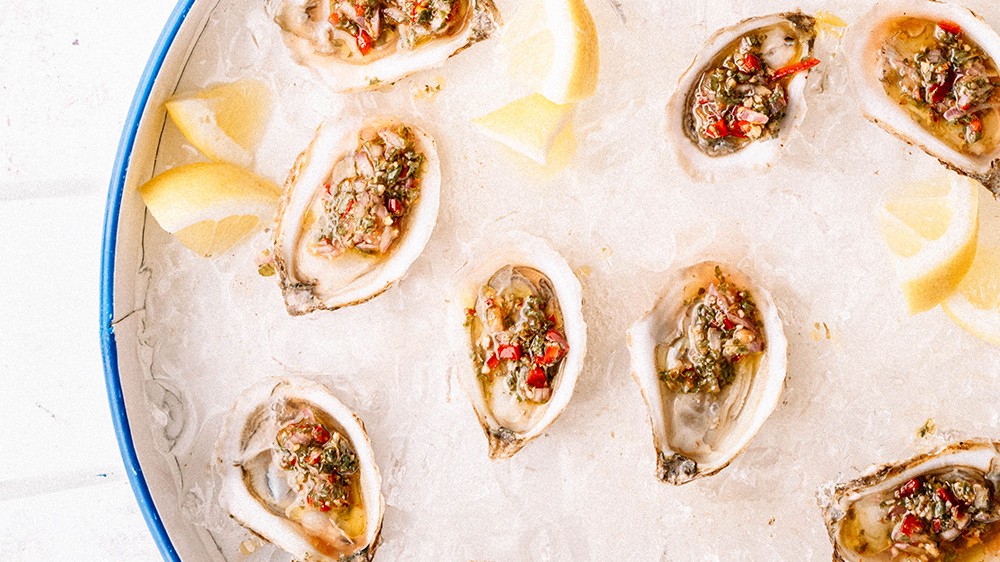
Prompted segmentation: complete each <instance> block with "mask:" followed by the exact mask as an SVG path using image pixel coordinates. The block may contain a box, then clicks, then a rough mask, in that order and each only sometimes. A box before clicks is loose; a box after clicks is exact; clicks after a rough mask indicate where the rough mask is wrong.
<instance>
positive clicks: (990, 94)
mask: <svg viewBox="0 0 1000 562" xmlns="http://www.w3.org/2000/svg"><path fill="white" fill-rule="evenodd" d="M844 42H845V45H846V51H847V57H848V61H849V62H850V66H851V79H852V82H853V85H854V89H855V92H856V94H857V98H858V101H859V103H860V105H861V109H862V111H863V112H864V114H865V116H866V117H867V118H868V119H870V120H871V121H873V122H875V123H876V124H878V125H879V126H880V127H882V128H883V129H885V130H886V131H888V132H890V133H892V134H893V135H895V136H897V137H899V138H900V139H902V140H904V141H906V142H907V143H909V144H912V145H915V146H918V147H920V148H921V149H922V150H923V151H924V152H926V153H928V154H930V155H931V156H934V157H935V158H937V159H938V160H940V161H941V162H942V163H943V164H944V165H945V166H947V167H949V168H952V169H953V170H955V171H957V172H959V173H961V174H965V175H967V176H970V177H972V178H975V179H977V180H979V181H980V182H981V183H982V184H984V185H985V186H986V187H987V188H989V189H990V190H991V191H992V192H993V193H994V194H997V195H1000V72H998V69H997V65H998V64H1000V37H998V36H997V34H996V32H995V31H993V30H992V29H991V28H990V27H989V25H987V24H986V23H985V22H984V21H983V20H982V19H980V18H979V17H978V16H976V15H975V14H973V13H972V12H970V11H969V10H968V9H966V8H964V7H962V6H960V5H958V4H954V3H944V2H936V1H931V0H888V1H886V0H883V1H881V2H878V3H876V4H875V6H874V7H873V8H872V9H871V11H870V12H869V13H868V14H867V15H866V16H864V17H863V18H862V19H861V20H860V21H859V22H858V23H857V24H855V25H854V26H852V27H851V28H850V29H849V30H848V34H847V35H846V36H845V38H844Z"/></svg>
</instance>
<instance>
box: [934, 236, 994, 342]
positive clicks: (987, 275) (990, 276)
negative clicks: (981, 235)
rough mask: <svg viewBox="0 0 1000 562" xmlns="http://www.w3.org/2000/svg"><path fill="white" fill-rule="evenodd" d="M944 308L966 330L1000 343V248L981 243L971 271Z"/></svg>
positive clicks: (988, 340)
mask: <svg viewBox="0 0 1000 562" xmlns="http://www.w3.org/2000/svg"><path fill="white" fill-rule="evenodd" d="M941 308H943V309H944V312H945V314H947V315H948V317H949V318H951V319H952V321H953V322H955V323H956V324H958V325H959V326H961V327H962V328H964V329H965V331H967V332H969V333H970V334H972V335H974V336H976V337H978V338H981V339H983V340H985V341H987V342H989V343H991V344H993V345H995V346H998V347H1000V248H995V247H987V246H980V247H979V250H978V251H977V252H976V259H975V260H973V262H972V267H970V268H969V272H968V273H966V275H965V277H964V278H963V279H962V281H961V283H959V284H958V289H957V290H956V291H955V293H954V294H952V296H950V297H948V299H947V300H945V301H944V302H943V303H941Z"/></svg>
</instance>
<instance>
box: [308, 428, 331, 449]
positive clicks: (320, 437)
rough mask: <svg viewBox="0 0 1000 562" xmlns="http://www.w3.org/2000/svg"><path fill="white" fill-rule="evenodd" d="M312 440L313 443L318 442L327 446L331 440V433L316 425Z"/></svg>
mask: <svg viewBox="0 0 1000 562" xmlns="http://www.w3.org/2000/svg"><path fill="white" fill-rule="evenodd" d="M312 438H313V441H316V442H317V443H319V444H320V445H325V444H326V442H327V441H329V440H330V432H329V431H327V430H326V428H325V427H323V426H322V425H319V424H316V425H315V426H314V427H313V434H312Z"/></svg>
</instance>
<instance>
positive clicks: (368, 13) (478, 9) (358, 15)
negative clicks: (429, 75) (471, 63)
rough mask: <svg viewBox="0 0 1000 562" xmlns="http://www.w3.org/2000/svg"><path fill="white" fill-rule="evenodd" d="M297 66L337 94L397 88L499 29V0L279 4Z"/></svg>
mask: <svg viewBox="0 0 1000 562" xmlns="http://www.w3.org/2000/svg"><path fill="white" fill-rule="evenodd" d="M269 11H270V13H271V15H272V17H273V18H274V21H275V22H276V23H277V24H278V26H279V28H280V30H281V34H282V37H283V39H284V41H285V44H286V45H287V47H288V50H289V53H290V54H291V56H292V58H293V59H294V60H295V61H296V62H298V63H299V64H302V65H305V66H308V67H310V68H312V69H313V70H314V71H315V72H316V73H317V74H318V75H319V76H320V78H322V79H323V80H324V81H325V82H326V83H327V84H328V85H330V86H331V87H332V88H334V89H335V90H336V91H352V90H360V89H365V88H371V87H376V86H379V85H382V84H387V83H392V82H394V81H396V80H398V79H400V78H402V77H404V76H406V75H408V74H411V73H413V72H416V71H418V70H423V69H425V68H430V67H434V66H437V65H439V64H441V63H443V62H444V61H445V60H446V59H447V58H448V57H450V56H452V55H453V54H455V53H457V52H458V51H461V50H462V49H464V48H466V47H468V46H470V45H472V44H473V43H476V42H478V41H481V40H483V39H486V38H487V37H489V36H490V35H491V34H492V33H493V32H494V31H495V30H496V28H497V25H498V22H499V14H498V13H497V9H496V7H495V6H494V5H493V2H492V0H352V1H349V0H271V1H270V2H269Z"/></svg>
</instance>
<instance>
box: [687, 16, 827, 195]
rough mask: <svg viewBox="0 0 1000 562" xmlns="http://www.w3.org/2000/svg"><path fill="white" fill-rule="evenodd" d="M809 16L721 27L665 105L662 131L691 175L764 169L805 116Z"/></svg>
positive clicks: (811, 24)
mask: <svg viewBox="0 0 1000 562" xmlns="http://www.w3.org/2000/svg"><path fill="white" fill-rule="evenodd" d="M815 23H816V22H815V20H814V19H813V18H812V17H810V16H807V15H805V14H802V13H784V14H772V15H768V16H761V17H756V18H751V19H747V20H744V21H741V22H740V23H738V24H736V25H734V26H731V27H727V28H724V29H720V30H719V31H718V32H716V33H715V35H713V36H712V37H711V38H710V39H709V40H708V42H707V43H705V45H704V46H702V48H701V51H700V52H699V53H698V55H697V56H696V57H695V59H694V61H693V62H692V63H691V66H690V67H688V69H687V71H685V73H684V75H683V76H681V79H680V82H679V83H678V84H677V89H676V90H675V91H674V94H673V95H672V96H671V98H670V102H669V103H668V104H667V136H668V138H669V139H670V140H671V142H672V143H673V145H674V151H675V153H676V155H677V160H678V162H679V163H680V164H681V166H682V167H683V168H684V170H685V171H686V172H687V173H688V174H689V175H691V176H692V177H694V178H696V179H702V180H706V181H714V180H715V179H716V176H717V175H719V174H725V173H729V174H734V173H735V174H739V173H744V172H746V171H750V170H754V171H764V170H766V169H768V168H769V167H770V166H771V164H772V163H773V162H774V160H775V158H776V157H777V155H778V153H779V151H780V150H781V148H782V147H783V146H784V145H785V143H786V142H787V141H788V136H789V132H790V131H791V130H792V129H794V128H795V127H796V126H798V124H799V123H800V122H801V121H802V119H803V117H805V110H806V101H805V80H806V77H807V75H808V73H809V69H810V68H813V67H814V66H816V65H817V64H819V61H818V60H817V59H815V58H813V57H812V46H813V41H814V40H815V38H816V31H815Z"/></svg>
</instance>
